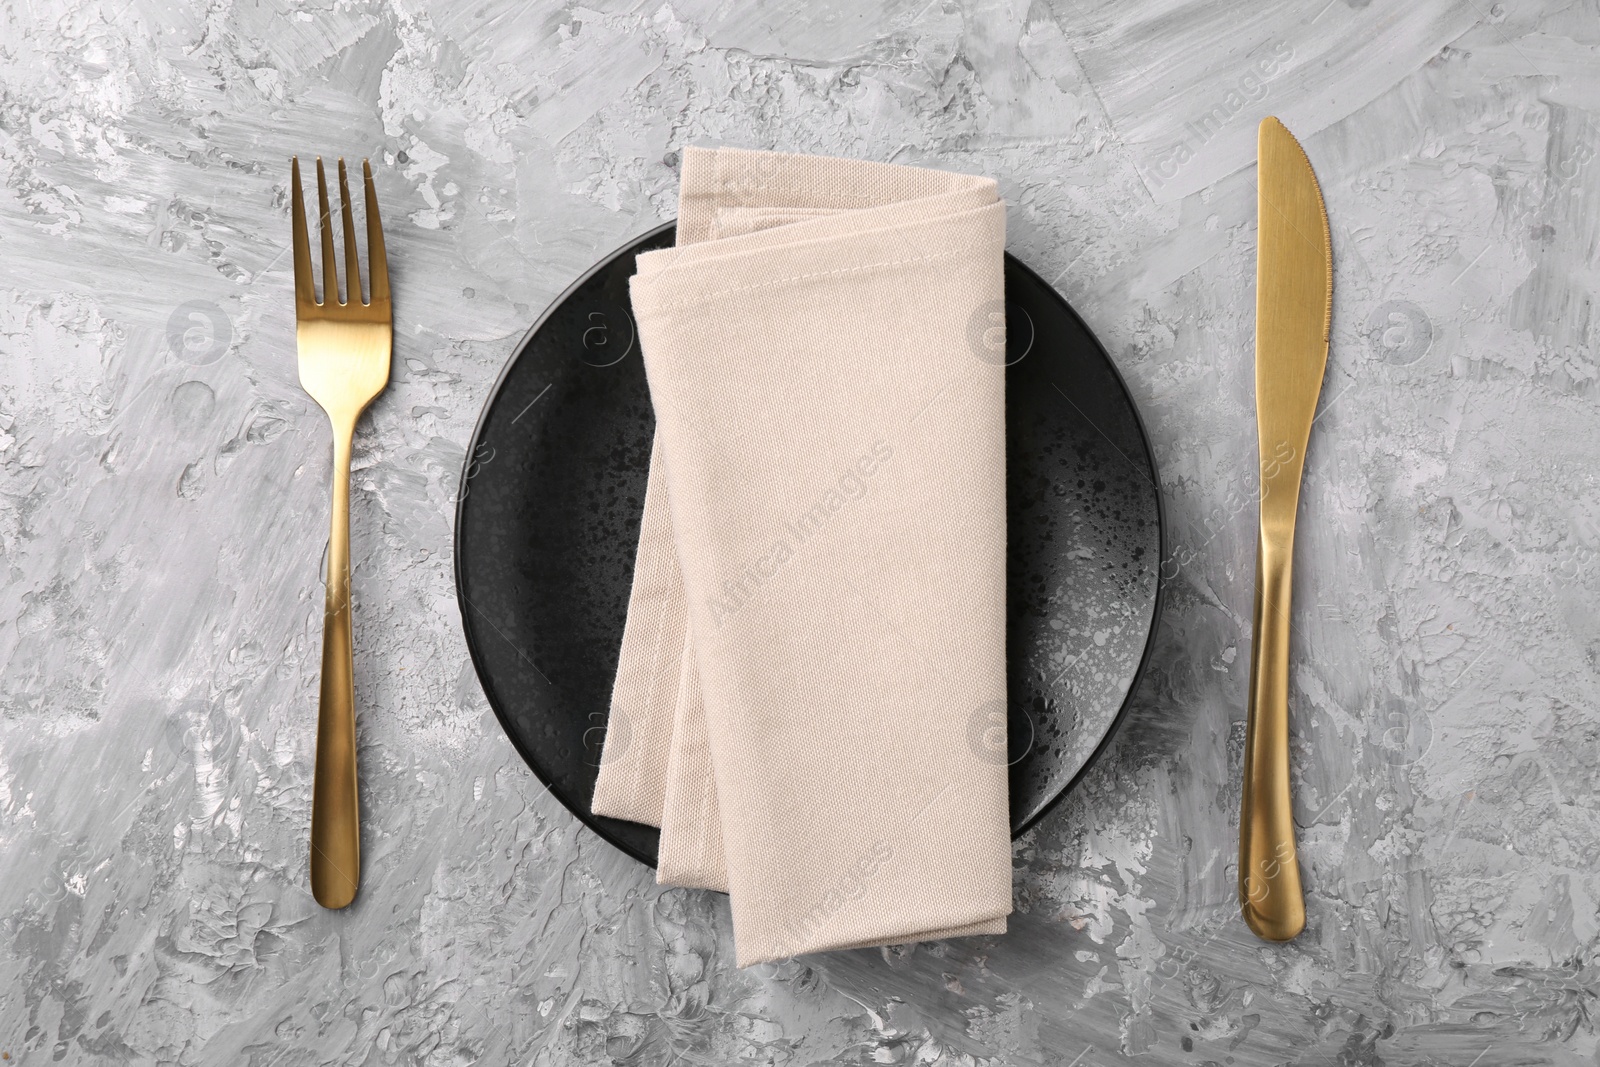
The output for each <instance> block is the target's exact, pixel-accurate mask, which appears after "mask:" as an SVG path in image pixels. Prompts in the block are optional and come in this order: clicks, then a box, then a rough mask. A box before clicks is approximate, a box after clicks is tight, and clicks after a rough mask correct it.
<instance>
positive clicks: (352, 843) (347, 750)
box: [311, 419, 361, 908]
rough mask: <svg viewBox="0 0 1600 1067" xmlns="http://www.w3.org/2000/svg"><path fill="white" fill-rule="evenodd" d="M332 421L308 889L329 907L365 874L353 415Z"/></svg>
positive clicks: (340, 903) (345, 898) (348, 895)
mask: <svg viewBox="0 0 1600 1067" xmlns="http://www.w3.org/2000/svg"><path fill="white" fill-rule="evenodd" d="M330 421H331V422H332V425H333V509H332V522H331V526H330V528H329V531H328V587H327V600H326V603H325V606H324V608H323V616H322V690H321V694H320V696H319V698H318V704H317V757H316V777H315V781H314V783H313V787H312V796H311V894H312V896H314V897H316V899H317V903H318V904H321V905H322V906H323V907H325V908H342V907H344V906H345V905H346V904H349V903H350V901H352V900H354V899H355V895H356V887H357V886H358V885H359V884H360V881H361V816H360V808H359V801H358V799H357V795H356V693H355V677H354V674H355V672H354V666H353V663H352V660H353V652H352V648H351V644H352V642H351V632H350V446H351V439H352V438H353V437H354V436H355V421H354V420H353V419H352V420H350V421H349V422H348V423H342V422H341V421H340V420H336V419H335V420H330Z"/></svg>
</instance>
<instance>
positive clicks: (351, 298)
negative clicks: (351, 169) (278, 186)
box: [339, 156, 361, 304]
mask: <svg viewBox="0 0 1600 1067" xmlns="http://www.w3.org/2000/svg"><path fill="white" fill-rule="evenodd" d="M339 205H340V208H341V211H340V213H341V214H342V215H343V216H344V293H345V296H344V300H345V303H347V304H359V303H361V257H360V256H358V255H357V254H356V223H355V219H354V218H352V217H351V215H350V183H349V182H347V181H345V177H344V157H343V156H340V157H339Z"/></svg>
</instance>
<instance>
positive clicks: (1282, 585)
mask: <svg viewBox="0 0 1600 1067" xmlns="http://www.w3.org/2000/svg"><path fill="white" fill-rule="evenodd" d="M1293 555H1294V530H1293V527H1290V528H1289V530H1288V531H1283V530H1278V529H1274V530H1270V531H1269V530H1267V529H1262V531H1261V532H1260V535H1259V539H1258V540H1257V541H1256V600H1255V628H1254V632H1253V633H1252V635H1251V641H1250V705H1249V713H1248V715H1249V717H1248V719H1247V720H1246V723H1245V735H1244V791H1243V797H1242V803H1241V806H1240V808H1241V810H1240V812H1239V907H1240V911H1241V912H1242V914H1243V916H1244V921H1245V924H1246V925H1247V926H1249V927H1250V929H1251V930H1253V931H1255V933H1256V936H1258V937H1261V938H1264V939H1265V940H1268V941H1288V940H1290V939H1291V938H1293V937H1295V936H1296V935H1297V934H1299V933H1300V931H1301V930H1302V929H1304V928H1305V925H1306V906H1305V896H1304V894H1303V892H1302V890H1301V886H1300V861H1299V856H1298V854H1297V851H1296V849H1295V840H1294V838H1295V833H1294V811H1293V808H1292V805H1291V800H1290V792H1289V601H1290V588H1291V583H1292V575H1291V565H1292V562H1293Z"/></svg>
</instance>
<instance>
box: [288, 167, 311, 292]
mask: <svg viewBox="0 0 1600 1067" xmlns="http://www.w3.org/2000/svg"><path fill="white" fill-rule="evenodd" d="M289 172H290V174H291V175H292V179H291V181H290V193H291V195H292V196H293V197H294V203H293V204H292V205H290V212H289V215H290V224H289V225H290V228H291V229H292V230H293V231H294V302H295V306H296V309H297V310H300V309H304V308H305V307H306V306H307V305H311V304H315V303H316V302H317V288H316V282H315V281H314V280H313V279H312V277H311V240H310V238H308V237H307V236H306V198H305V194H304V192H302V191H301V189H300V157H299V156H291V157H290V164H289Z"/></svg>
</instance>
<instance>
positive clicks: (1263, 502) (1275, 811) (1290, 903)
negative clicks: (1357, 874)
mask: <svg viewBox="0 0 1600 1067" xmlns="http://www.w3.org/2000/svg"><path fill="white" fill-rule="evenodd" d="M1256 151H1257V157H1258V163H1259V166H1258V174H1257V181H1258V183H1259V184H1258V188H1257V199H1256V212H1257V215H1258V218H1259V221H1260V233H1259V237H1258V238H1257V241H1258V244H1257V250H1256V432H1257V447H1258V448H1259V450H1260V458H1261V496H1260V508H1261V529H1260V535H1259V537H1258V539H1257V541H1256V600H1255V622H1254V636H1253V638H1252V640H1251V647H1250V710H1249V718H1248V721H1247V723H1246V726H1245V742H1244V797H1243V801H1242V805H1241V809H1240V813H1239V908H1240V910H1241V911H1242V912H1243V914H1244V921H1245V923H1246V924H1247V925H1248V926H1249V927H1250V929H1251V930H1254V931H1255V932H1256V934H1257V935H1258V936H1260V937H1262V938H1265V939H1266V940H1268V941H1288V940H1289V939H1290V938H1292V937H1294V936H1295V935H1297V934H1299V933H1300V931H1301V930H1303V929H1304V928H1305V925H1306V904H1305V896H1304V894H1303V892H1302V891H1301V888H1300V862H1299V858H1298V856H1297V855H1296V852H1295V833H1294V814H1293V811H1292V810H1291V805H1290V799H1289V600H1290V598H1289V590H1290V585H1291V579H1290V574H1291V569H1292V564H1293V556H1294V518H1295V510H1296V508H1297V507H1298V505H1299V502H1300V476H1301V473H1302V472H1303V470H1304V468H1305V456H1306V442H1307V441H1308V439H1309V438H1310V436H1311V420H1312V418H1313V416H1314V413H1315V411H1316V407H1317V396H1318V394H1319V393H1320V392H1321V391H1322V374H1323V371H1324V370H1325V369H1326V367H1327V363H1328V324H1329V321H1330V318H1331V315H1332V310H1333V254H1332V249H1331V242H1330V240H1329V236H1328V212H1327V210H1326V208H1324V207H1323V203H1322V190H1321V189H1320V188H1319V187H1318V185H1317V176H1316V175H1315V174H1313V173H1312V171H1311V163H1310V161H1309V160H1308V159H1306V154H1305V151H1304V150H1303V149H1302V148H1301V147H1300V142H1299V141H1296V140H1295V139H1294V135H1293V134H1291V133H1290V132H1289V131H1288V130H1286V129H1284V126H1283V123H1281V122H1279V121H1278V120H1277V119H1275V118H1266V119H1263V120H1261V129H1260V131H1259V134H1258V140H1257V148H1256Z"/></svg>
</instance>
